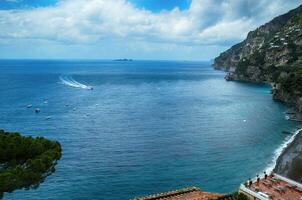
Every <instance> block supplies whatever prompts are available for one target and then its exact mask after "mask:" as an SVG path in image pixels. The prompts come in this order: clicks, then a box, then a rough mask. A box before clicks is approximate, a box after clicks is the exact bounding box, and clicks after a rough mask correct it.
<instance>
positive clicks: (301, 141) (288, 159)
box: [273, 130, 302, 182]
mask: <svg viewBox="0 0 302 200" xmlns="http://www.w3.org/2000/svg"><path fill="white" fill-rule="evenodd" d="M301 152H302V130H299V131H298V133H297V134H295V136H294V139H293V141H292V142H291V143H290V144H288V146H287V147H286V148H285V149H284V150H283V152H282V153H281V155H280V156H279V157H278V159H277V162H276V166H275V168H274V170H273V171H274V172H275V173H277V174H280V175H282V176H285V177H288V178H290V179H292V180H295V181H297V182H302V154H301Z"/></svg>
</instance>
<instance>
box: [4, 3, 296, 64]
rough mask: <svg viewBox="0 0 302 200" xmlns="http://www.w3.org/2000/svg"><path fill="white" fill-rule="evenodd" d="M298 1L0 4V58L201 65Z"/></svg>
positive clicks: (292, 6)
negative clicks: (164, 61) (196, 62)
mask: <svg viewBox="0 0 302 200" xmlns="http://www.w3.org/2000/svg"><path fill="white" fill-rule="evenodd" d="M300 3H301V2H300V0H290V1H289V0H274V1H271V0H192V1H191V0H0V30H1V32H0V58H49V59H55V58H60V59H64V58H67V59H72V58H79V59H113V58H124V57H126V58H133V59H167V60H208V59H212V58H213V57H215V56H217V55H218V54H219V53H220V52H221V51H223V50H225V49H227V48H229V47H230V46H231V45H233V44H235V43H237V42H239V41H241V40H243V39H244V38H245V37H246V35H247V33H248V32H249V31H250V30H253V29H255V28H256V27H258V26H259V25H261V24H263V23H265V22H267V21H269V20H271V19H272V18H273V17H275V16H278V15H280V14H282V13H285V12H287V11H288V10H290V9H293V8H295V7H297V6H298V5H299V4H300Z"/></svg>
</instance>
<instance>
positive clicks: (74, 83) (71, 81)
mask: <svg viewBox="0 0 302 200" xmlns="http://www.w3.org/2000/svg"><path fill="white" fill-rule="evenodd" d="M60 81H61V83H62V84H64V85H67V86H70V87H75V88H81V89H85V90H92V89H93V87H91V86H88V85H84V84H82V83H79V82H77V81H76V80H74V79H73V78H72V77H71V76H60Z"/></svg>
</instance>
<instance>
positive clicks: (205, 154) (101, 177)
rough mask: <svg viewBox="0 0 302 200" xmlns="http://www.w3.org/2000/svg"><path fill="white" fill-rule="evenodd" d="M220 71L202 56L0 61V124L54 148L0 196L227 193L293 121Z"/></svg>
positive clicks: (266, 91)
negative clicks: (33, 183) (56, 154)
mask: <svg viewBox="0 0 302 200" xmlns="http://www.w3.org/2000/svg"><path fill="white" fill-rule="evenodd" d="M223 77H224V73H223V72H220V71H214V70H213V69H212V68H211V66H210V63H207V62H168V61H166V62H163V61H133V62H114V61H30V60H27V61H22V60H19V61H9V60H4V61H0V116H1V118H0V127H1V129H5V130H7V131H18V132H21V133H23V134H24V135H32V136H43V137H47V138H50V139H54V140H58V141H59V142H60V143H61V144H62V147H63V156H62V159H61V160H60V161H59V162H58V165H57V166H56V172H55V173H54V174H52V175H51V176H49V177H48V178H47V179H46V180H45V182H44V183H42V184H41V185H40V187H38V188H37V189H31V190H17V191H15V192H13V193H10V194H5V198H4V199H22V200H34V199H41V200H42V199H43V200H50V199H51V200H55V199H60V200H65V199H66V200H67V199H70V200H80V199H81V200H82V199H83V200H84V199H90V200H92V199H106V200H111V199H112V200H113V199H117V200H118V199H130V198H132V197H136V196H141V195H146V194H152V193H157V192H161V191H168V190H173V189H177V188H182V187H188V186H198V187H201V188H202V189H203V190H206V191H215V192H231V191H234V190H235V189H236V188H237V187H238V186H239V184H240V183H241V182H242V181H244V180H246V179H247V178H249V177H252V176H254V175H255V174H257V173H259V172H261V171H263V170H264V169H265V168H266V167H267V166H268V165H270V164H271V161H272V158H273V156H274V152H275V150H276V149H277V148H278V147H279V146H280V145H281V144H282V142H284V140H285V139H286V138H287V137H288V136H287V135H285V134H284V133H282V131H284V130H287V131H292V130H294V129H295V128H296V127H297V124H294V123H293V122H289V121H287V120H285V117H284V111H285V110H286V107H285V106H284V105H282V104H280V103H277V102H274V101H273V100H272V99H271V94H270V88H269V87H268V86H265V85H252V84H247V83H239V82H226V81H225V80H224V78H223ZM90 86H91V87H93V90H89V89H90ZM28 104H32V105H33V107H32V108H26V106H27V105H28ZM34 108H40V109H41V113H39V114H35V112H34Z"/></svg>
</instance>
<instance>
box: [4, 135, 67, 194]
mask: <svg viewBox="0 0 302 200" xmlns="http://www.w3.org/2000/svg"><path fill="white" fill-rule="evenodd" d="M61 153H62V149H61V145H60V144H59V143H58V142H56V141H51V140H48V139H45V138H43V137H37V138H32V137H24V136H21V135H20V134H19V133H9V132H5V131H3V130H0V199H1V198H3V194H4V192H12V191H14V190H16V189H22V188H32V187H37V186H38V185H39V184H40V183H41V182H43V180H44V179H45V178H46V177H47V176H48V175H50V174H51V173H52V172H54V171H55V168H54V167H55V165H56V163H57V161H58V160H59V159H60V158H61Z"/></svg>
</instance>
